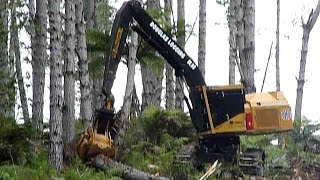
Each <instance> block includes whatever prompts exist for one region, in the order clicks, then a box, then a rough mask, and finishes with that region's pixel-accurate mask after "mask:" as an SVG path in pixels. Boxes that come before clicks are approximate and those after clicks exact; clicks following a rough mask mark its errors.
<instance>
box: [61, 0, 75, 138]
mask: <svg viewBox="0 0 320 180" xmlns="http://www.w3.org/2000/svg"><path fill="white" fill-rule="evenodd" d="M65 17H66V19H65V41H66V44H65V51H66V52H65V53H66V56H65V61H64V68H65V70H64V102H65V103H64V108H63V119H62V120H63V122H62V126H63V141H64V144H69V143H71V142H72V141H73V138H74V135H75V132H74V131H75V129H74V123H75V122H74V121H75V109H74V105H75V4H74V0H67V1H66V2H65Z"/></svg>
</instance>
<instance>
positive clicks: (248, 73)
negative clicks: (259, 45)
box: [240, 0, 256, 93]
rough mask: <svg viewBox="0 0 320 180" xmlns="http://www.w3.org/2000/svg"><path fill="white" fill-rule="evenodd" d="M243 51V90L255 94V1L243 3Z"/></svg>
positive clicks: (241, 63)
mask: <svg viewBox="0 0 320 180" xmlns="http://www.w3.org/2000/svg"><path fill="white" fill-rule="evenodd" d="M244 7H245V8H244V17H243V20H244V39H245V41H244V49H243V54H244V58H245V59H241V61H240V66H241V69H242V70H243V73H244V77H243V78H244V82H245V83H244V88H245V90H246V92H247V93H251V92H255V91H256V87H255V84H254V70H255V69H254V57H255V56H254V55H255V32H254V31H255V30H254V29H255V0H247V1H244Z"/></svg>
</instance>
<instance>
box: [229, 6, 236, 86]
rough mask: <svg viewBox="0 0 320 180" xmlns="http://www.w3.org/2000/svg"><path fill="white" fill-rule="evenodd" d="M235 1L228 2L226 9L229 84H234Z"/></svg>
mask: <svg viewBox="0 0 320 180" xmlns="http://www.w3.org/2000/svg"><path fill="white" fill-rule="evenodd" d="M236 22H237V20H236V5H235V1H230V3H229V7H228V26H229V84H235V79H236V78H235V76H236V75H235V69H236V60H237V57H238V55H237V43H236V38H237V24H236Z"/></svg>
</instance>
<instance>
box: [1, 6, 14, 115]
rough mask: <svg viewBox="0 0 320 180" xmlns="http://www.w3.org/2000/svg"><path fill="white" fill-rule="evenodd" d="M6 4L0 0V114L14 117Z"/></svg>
mask: <svg viewBox="0 0 320 180" xmlns="http://www.w3.org/2000/svg"><path fill="white" fill-rule="evenodd" d="M8 5H9V4H8V1H7V0H0V94H1V96H3V98H1V99H0V101H1V102H0V105H1V108H0V116H2V117H7V118H11V119H14V111H13V116H12V105H14V103H15V102H14V94H13V93H14V89H13V87H14V86H13V85H12V83H13V80H14V79H13V78H12V76H11V67H10V62H9V59H8V14H9V13H8V10H9V8H8ZM13 110H14V109H13Z"/></svg>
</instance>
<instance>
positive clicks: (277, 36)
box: [276, 0, 280, 91]
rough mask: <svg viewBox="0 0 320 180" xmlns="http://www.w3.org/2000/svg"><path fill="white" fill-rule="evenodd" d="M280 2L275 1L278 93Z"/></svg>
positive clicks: (277, 84)
mask: <svg viewBox="0 0 320 180" xmlns="http://www.w3.org/2000/svg"><path fill="white" fill-rule="evenodd" d="M279 36H280V0H277V30H276V86H277V91H280V60H279V51H280V41H279Z"/></svg>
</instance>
